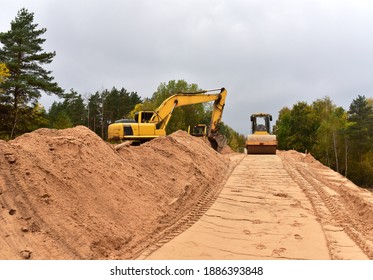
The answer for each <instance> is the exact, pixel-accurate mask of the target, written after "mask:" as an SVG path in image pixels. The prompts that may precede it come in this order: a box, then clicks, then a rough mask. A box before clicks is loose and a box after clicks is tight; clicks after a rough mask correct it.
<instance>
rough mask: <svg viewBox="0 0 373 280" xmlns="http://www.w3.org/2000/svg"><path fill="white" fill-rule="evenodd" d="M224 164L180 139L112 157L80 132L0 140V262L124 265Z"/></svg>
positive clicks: (216, 179)
mask: <svg viewBox="0 0 373 280" xmlns="http://www.w3.org/2000/svg"><path fill="white" fill-rule="evenodd" d="M228 161H229V160H228V158H227V157H226V156H223V155H220V154H218V153H216V152H215V151H214V150H212V149H211V148H210V147H208V146H207V145H206V144H205V143H204V142H203V141H202V140H201V139H197V138H194V137H191V136H189V135H188V134H187V133H185V132H181V131H179V132H176V133H174V134H172V135H170V136H167V137H163V138H159V139H156V140H153V141H150V142H148V143H146V144H144V145H141V146H139V147H127V146H123V145H121V146H119V147H117V149H114V148H113V147H112V146H111V145H109V144H108V143H106V142H104V141H102V140H101V139H100V138H99V137H98V136H97V135H96V134H94V133H93V132H92V131H90V130H89V129H87V128H85V127H75V128H72V129H66V130H49V129H40V130H37V131H35V132H32V133H29V134H25V135H23V136H21V137H18V138H17V139H15V140H12V141H9V142H4V141H0V234H1V238H0V248H1V250H0V259H22V258H25V259H29V258H31V259H117V258H119V259H132V258H134V257H136V256H137V255H138V254H139V252H141V251H142V250H143V248H145V247H146V246H147V245H149V244H150V243H152V242H153V241H154V240H157V238H159V236H160V235H161V234H162V231H163V230H164V229H165V228H167V227H168V226H169V225H171V224H173V223H174V222H175V221H177V220H178V219H179V218H180V217H182V216H184V215H185V214H186V213H188V211H189V209H190V208H191V207H192V206H193V205H195V204H196V203H197V202H198V201H199V200H200V199H201V198H203V197H206V196H208V195H209V193H213V190H217V189H218V187H219V185H220V182H221V180H222V179H223V176H224V174H225V171H226V169H227V167H228Z"/></svg>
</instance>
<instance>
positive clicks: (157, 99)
mask: <svg viewBox="0 0 373 280" xmlns="http://www.w3.org/2000/svg"><path fill="white" fill-rule="evenodd" d="M197 91H199V88H198V86H197V85H196V84H188V83H187V82H186V81H184V80H178V81H175V80H171V81H169V82H168V83H167V84H166V83H161V84H160V85H159V86H158V88H157V91H156V92H155V93H154V94H153V95H152V97H151V98H150V99H148V100H147V104H146V107H150V108H145V109H152V110H154V109H156V108H158V106H159V105H161V104H162V102H163V101H164V100H166V99H167V98H168V97H170V96H171V95H174V94H177V93H188V92H197ZM144 107H145V106H144ZM204 113H205V111H204V106H203V104H194V105H189V106H183V107H178V108H176V109H175V110H174V112H173V113H172V118H171V120H170V122H169V123H168V125H167V128H166V130H167V133H168V134H169V133H172V132H175V131H177V130H179V129H181V130H187V129H188V126H189V125H190V126H193V125H196V124H199V123H201V122H202V120H203V119H204ZM209 123H210V121H209V122H208V123H207V124H209Z"/></svg>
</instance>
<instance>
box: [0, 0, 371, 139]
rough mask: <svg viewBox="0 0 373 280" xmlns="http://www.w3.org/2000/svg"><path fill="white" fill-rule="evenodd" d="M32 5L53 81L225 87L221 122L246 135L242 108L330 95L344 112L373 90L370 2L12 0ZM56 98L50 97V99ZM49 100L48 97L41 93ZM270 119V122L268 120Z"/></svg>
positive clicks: (10, 8)
mask: <svg viewBox="0 0 373 280" xmlns="http://www.w3.org/2000/svg"><path fill="white" fill-rule="evenodd" d="M0 6H1V10H0V32H5V31H8V30H9V29H10V22H11V21H12V20H13V19H14V18H15V16H16V14H17V12H18V11H19V10H20V9H21V8H22V7H25V8H27V9H28V10H29V11H30V12H33V13H34V16H35V20H34V21H35V23H38V24H39V28H47V32H46V33H45V34H44V36H43V37H44V38H45V39H46V42H45V44H44V48H45V50H46V51H56V56H55V58H54V60H53V63H52V64H50V65H49V66H48V69H51V70H52V71H53V76H54V77H55V81H56V82H58V83H59V85H60V86H61V87H62V88H64V89H65V90H66V91H68V90H69V89H71V88H74V89H75V90H76V91H78V92H79V93H80V94H82V95H85V94H89V93H94V92H95V91H97V90H102V89H111V88H112V87H113V86H115V87H118V88H121V87H124V88H125V89H127V90H128V91H137V92H138V94H139V95H140V96H142V97H150V96H151V95H152V94H153V92H155V91H156V89H157V87H158V86H159V84H160V83H161V82H168V81H170V80H179V79H184V80H186V81H187V82H188V83H196V84H198V86H199V87H200V88H202V89H213V88H221V87H225V88H226V89H227V91H228V96H227V100H226V106H225V110H224V113H223V121H224V122H225V123H226V124H228V125H229V126H231V127H232V128H233V129H235V130H236V131H238V132H240V133H242V134H248V133H250V122H249V120H250V118H249V115H250V114H252V113H255V112H268V113H271V114H272V115H273V116H274V119H277V116H278V112H279V111H280V110H281V108H283V107H285V106H288V107H291V106H292V105H293V104H295V103H297V102H298V101H306V102H308V103H311V102H313V101H315V100H316V99H318V98H324V97H325V96H329V97H330V98H331V99H332V101H333V102H334V103H335V104H336V105H337V106H342V107H343V108H345V109H346V110H347V109H348V108H349V105H350V103H351V101H352V100H353V99H355V98H356V97H357V96H358V95H359V94H360V95H365V96H366V97H372V96H373V1H371V0H349V1H347V0H346V1H344V0H335V1H334V0H333V1H332V0H314V1H306V0H304V1H302V0H281V1H279V0H268V1H266V0H203V1H202V0H199V1H198V0H105V1H95V0H90V1H89V0H64V1H57V0H12V1H5V0H2V1H1V5H0ZM54 100H56V99H54ZM41 102H42V104H43V105H44V106H45V107H46V108H49V106H50V105H51V103H52V99H51V97H49V98H42V99H41ZM273 124H274V123H273Z"/></svg>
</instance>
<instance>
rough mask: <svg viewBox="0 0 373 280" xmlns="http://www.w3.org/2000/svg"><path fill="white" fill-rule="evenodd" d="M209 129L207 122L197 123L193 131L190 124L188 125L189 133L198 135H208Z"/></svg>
mask: <svg viewBox="0 0 373 280" xmlns="http://www.w3.org/2000/svg"><path fill="white" fill-rule="evenodd" d="M207 129H208V127H207V125H205V124H197V125H195V126H193V127H192V131H191V130H190V126H188V133H189V134H190V135H193V136H196V137H206V136H207Z"/></svg>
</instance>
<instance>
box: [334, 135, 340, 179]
mask: <svg viewBox="0 0 373 280" xmlns="http://www.w3.org/2000/svg"><path fill="white" fill-rule="evenodd" d="M333 149H334V156H335V168H336V171H337V172H338V173H339V164H338V152H337V141H336V135H335V131H333Z"/></svg>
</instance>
